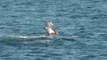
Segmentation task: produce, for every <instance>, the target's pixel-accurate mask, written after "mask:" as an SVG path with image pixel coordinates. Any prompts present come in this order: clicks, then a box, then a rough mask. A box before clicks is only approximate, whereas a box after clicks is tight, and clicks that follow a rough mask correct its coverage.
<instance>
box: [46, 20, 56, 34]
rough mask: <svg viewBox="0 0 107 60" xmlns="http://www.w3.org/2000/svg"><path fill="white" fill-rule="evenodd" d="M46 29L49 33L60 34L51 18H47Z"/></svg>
mask: <svg viewBox="0 0 107 60" xmlns="http://www.w3.org/2000/svg"><path fill="white" fill-rule="evenodd" d="M45 28H46V30H47V32H48V35H58V31H57V30H56V28H55V26H54V24H53V23H52V22H51V21H50V20H46V27H45Z"/></svg>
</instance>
